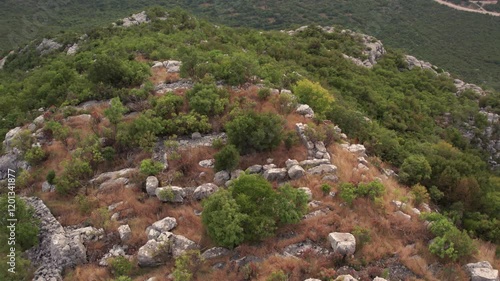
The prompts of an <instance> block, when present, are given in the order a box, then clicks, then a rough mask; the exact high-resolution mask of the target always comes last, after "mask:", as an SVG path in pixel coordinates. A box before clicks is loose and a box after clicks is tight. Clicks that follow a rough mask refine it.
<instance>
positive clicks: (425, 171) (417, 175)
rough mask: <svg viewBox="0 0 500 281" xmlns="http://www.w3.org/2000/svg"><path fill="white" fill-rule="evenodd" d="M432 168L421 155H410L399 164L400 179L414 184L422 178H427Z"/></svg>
mask: <svg viewBox="0 0 500 281" xmlns="http://www.w3.org/2000/svg"><path fill="white" fill-rule="evenodd" d="M431 172H432V168H431V166H430V165H429V162H427V159H425V157H424V156H422V155H410V156H409V157H408V158H406V159H405V161H404V162H403V165H401V172H400V175H399V176H400V177H401V181H402V182H404V183H406V184H408V185H414V184H417V183H419V182H421V181H423V180H426V179H429V178H430V176H431Z"/></svg>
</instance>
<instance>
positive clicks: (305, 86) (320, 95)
mask: <svg viewBox="0 0 500 281" xmlns="http://www.w3.org/2000/svg"><path fill="white" fill-rule="evenodd" d="M293 93H294V94H295V95H296V96H297V97H298V98H299V102H301V103H304V104H308V105H309V106H311V107H312V108H313V109H314V111H315V113H317V114H320V115H323V114H325V113H326V111H327V110H328V109H329V108H330V105H331V104H332V102H333V101H334V98H333V96H331V95H330V93H329V92H328V91H327V90H326V89H325V88H323V87H321V85H320V84H319V83H315V82H311V81H309V80H307V79H303V80H300V81H298V82H297V85H295V87H293Z"/></svg>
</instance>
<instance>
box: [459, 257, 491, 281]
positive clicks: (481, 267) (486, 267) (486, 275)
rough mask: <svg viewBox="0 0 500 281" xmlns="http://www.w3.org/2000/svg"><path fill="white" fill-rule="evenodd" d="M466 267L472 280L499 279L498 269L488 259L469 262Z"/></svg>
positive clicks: (489, 280) (486, 280)
mask: <svg viewBox="0 0 500 281" xmlns="http://www.w3.org/2000/svg"><path fill="white" fill-rule="evenodd" d="M465 269H466V270H467V272H468V273H469V275H470V280H471V281H498V280H499V278H498V270H496V269H493V267H492V266H491V264H490V263H489V262H487V261H481V262H476V263H469V264H467V265H465Z"/></svg>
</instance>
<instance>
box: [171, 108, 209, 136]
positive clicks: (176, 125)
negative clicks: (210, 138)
mask: <svg viewBox="0 0 500 281" xmlns="http://www.w3.org/2000/svg"><path fill="white" fill-rule="evenodd" d="M211 130H212V125H210V122H209V121H208V117H207V116H205V115H201V114H199V113H196V112H193V111H192V112H190V113H187V114H186V113H180V114H179V115H174V116H173V117H172V118H171V119H168V120H165V128H164V133H165V134H167V135H181V136H182V135H188V134H192V133H194V132H199V133H208V132H210V131H211Z"/></svg>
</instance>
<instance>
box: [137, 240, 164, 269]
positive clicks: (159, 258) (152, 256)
mask: <svg viewBox="0 0 500 281" xmlns="http://www.w3.org/2000/svg"><path fill="white" fill-rule="evenodd" d="M158 239H159V238H158ZM169 251H170V245H169V241H168V239H166V240H160V241H157V240H153V239H151V240H149V241H148V242H146V244H144V246H142V247H140V248H139V251H138V252H137V261H138V264H139V266H141V267H154V266H158V265H161V264H164V263H165V262H167V260H168V258H169Z"/></svg>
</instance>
